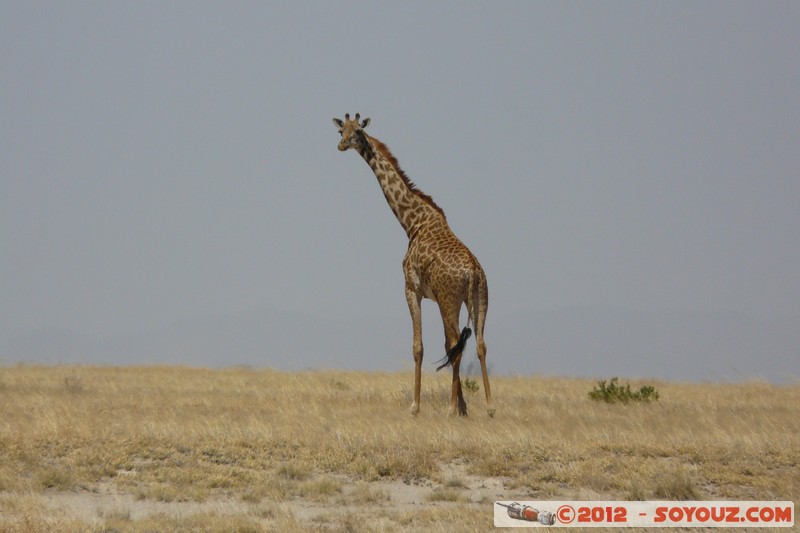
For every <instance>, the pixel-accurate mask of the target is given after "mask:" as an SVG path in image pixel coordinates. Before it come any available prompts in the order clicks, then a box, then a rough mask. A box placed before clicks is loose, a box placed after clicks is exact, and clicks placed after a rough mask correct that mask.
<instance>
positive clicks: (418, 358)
mask: <svg viewBox="0 0 800 533" xmlns="http://www.w3.org/2000/svg"><path fill="white" fill-rule="evenodd" d="M406 300H407V301H408V310H409V312H410V313H411V322H412V323H413V326H414V345H413V352H414V403H412V404H411V409H410V411H411V414H412V415H416V414H417V413H419V393H420V387H421V385H422V309H421V305H420V304H421V302H422V298H421V297H420V296H418V295H417V294H416V293H415V292H414V291H413V290H410V289H408V288H407V289H406Z"/></svg>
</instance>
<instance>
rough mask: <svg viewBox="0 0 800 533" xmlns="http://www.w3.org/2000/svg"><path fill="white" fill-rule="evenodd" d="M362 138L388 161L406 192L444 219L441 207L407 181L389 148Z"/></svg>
mask: <svg viewBox="0 0 800 533" xmlns="http://www.w3.org/2000/svg"><path fill="white" fill-rule="evenodd" d="M364 136H365V137H369V140H370V141H371V142H372V146H373V147H374V148H375V149H376V150H377V151H378V152H380V153H381V155H383V157H385V158H386V160H387V161H389V163H390V164H391V165H392V166H393V167H394V170H395V171H396V172H397V175H398V176H400V179H402V180H403V183H405V184H406V187H408V190H410V191H411V192H412V193H414V194H415V195H416V196H417V197H419V198H420V199H421V200H422V201H424V202H425V203H426V204H428V205H430V206H431V207H433V208H434V209H436V211H438V212H439V214H441V215H442V216H443V217H444V216H445V214H444V210H442V208H441V207H439V206H438V205H436V202H434V201H433V198H431V197H430V196H428V195H427V194H425V193H424V192H422V191H421V190H419V189H418V188H417V186H416V185H415V184H414V182H413V181H411V179H409V177H408V176H406V173H405V172H404V171H403V169H402V168H400V163H398V162H397V158H395V156H394V155H393V154H392V152H390V151H389V147H388V146H386V145H385V144H383V143H382V142H381V141H379V140H378V139H376V138H375V137H370V136H369V135H367V134H366V133H364Z"/></svg>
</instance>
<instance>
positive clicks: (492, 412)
mask: <svg viewBox="0 0 800 533" xmlns="http://www.w3.org/2000/svg"><path fill="white" fill-rule="evenodd" d="M494 411H495V409H494V407H489V408H488V409H486V414H487V415H489V418H494Z"/></svg>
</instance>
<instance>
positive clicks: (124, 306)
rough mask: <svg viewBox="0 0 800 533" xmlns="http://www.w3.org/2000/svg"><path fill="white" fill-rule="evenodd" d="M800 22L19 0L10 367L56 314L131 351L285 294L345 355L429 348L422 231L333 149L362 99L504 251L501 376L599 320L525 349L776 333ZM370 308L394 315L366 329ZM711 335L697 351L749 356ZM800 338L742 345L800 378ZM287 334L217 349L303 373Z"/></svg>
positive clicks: (636, 8)
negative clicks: (608, 330)
mask: <svg viewBox="0 0 800 533" xmlns="http://www.w3.org/2000/svg"><path fill="white" fill-rule="evenodd" d="M798 27H800V4H798V3H797V2H728V1H725V2H718V1H711V2H658V3H656V2H592V3H589V2H502V3H501V2H484V3H466V2H435V3H430V2H402V3H399V2H397V3H387V2H340V3H333V2H282V3H277V2H147V1H146V2H41V3H32V2H27V1H24V2H17V1H6V2H3V4H2V6H1V7H0V47H2V50H3V53H2V54H0V83H1V84H2V90H0V112H1V113H2V119H1V120H0V124H1V125H0V213H2V214H0V222H1V223H2V225H1V226H0V239H1V240H0V246H2V249H1V251H2V259H1V260H2V263H1V264H0V268H2V270H1V272H2V279H0V301H1V302H2V303H0V350H2V351H0V362H6V363H9V362H13V361H16V360H27V359H35V357H34V355H36V353H37V349H36V348H31V347H30V346H31V343H33V344H36V341H37V337H39V336H47V335H52V334H53V333H52V332H54V331H59V332H61V333H62V334H70V335H71V334H75V335H83V336H89V337H94V338H98V339H100V340H103V341H104V342H105V343H106V344H104V346H106V348H105V350H106V351H105V352H104V353H106V354H108V355H107V357H105V358H103V357H101V356H97V357H95V359H98V360H103V362H108V363H112V364H114V363H122V364H129V363H131V362H135V361H136V358H134V357H131V356H123V355H119V356H116V355H114V354H115V353H120V354H122V353H128V352H130V350H128V351H126V350H124V349H121V348H120V349H116V348H115V347H114V346H115V342H123V341H120V340H119V339H125V338H130V336H135V335H144V336H147V335H148V332H153V331H159V330H163V329H164V328H169V327H171V325H174V324H176V323H181V322H186V321H192V320H195V319H208V318H209V317H225V316H245V315H247V314H248V313H251V312H252V313H255V312H257V311H259V312H260V311H265V310H269V311H275V312H277V313H278V316H281V315H285V316H295V317H298V318H297V320H298V322H299V323H302V322H303V321H304V320H312V319H313V320H317V319H319V320H326V321H329V322H330V321H336V320H339V321H345V322H347V323H348V324H349V326H348V327H349V329H347V328H344V327H343V328H342V330H341V331H342V333H341V334H342V335H345V331H346V332H347V335H348V338H347V339H341V338H336V336H337V335H336V328H335V327H333V328H332V329H331V332H332V333H330V334H329V335H332V336H333V337H334V338H333V339H331V340H329V341H327V342H329V343H332V344H330V346H332V348H331V349H332V350H333V353H332V354H329V357H330V362H331V365H333V366H335V365H339V366H350V367H359V366H360V363H359V362H358V361H362V360H363V359H364V358H370V359H372V358H373V357H374V361H377V362H375V363H374V366H375V367H377V368H381V367H383V366H382V364H381V363H379V362H380V361H386V365H385V367H386V368H405V366H403V365H406V364H407V361H408V364H409V365H410V359H411V355H410V340H411V339H410V321H409V320H408V317H407V308H406V303H405V300H404V297H403V292H402V287H403V280H402V273H401V270H400V261H401V259H402V257H403V254H404V252H405V248H406V244H407V243H406V240H405V234H404V233H403V231H402V229H401V228H400V226H399V224H398V223H397V221H396V220H395V219H394V218H393V216H392V214H391V211H390V210H389V209H388V207H387V206H386V204H385V200H384V199H383V196H382V195H381V193H380V190H379V188H378V185H377V184H376V182H375V179H374V177H373V176H372V174H371V172H370V170H369V168H368V167H367V165H366V164H365V163H364V162H363V161H362V160H361V159H360V158H359V157H358V156H357V154H355V153H353V152H348V153H345V154H342V153H340V152H338V151H337V150H336V144H337V142H338V135H337V133H336V130H335V128H334V126H333V124H332V123H331V117H333V116H343V115H344V113H347V112H349V113H351V114H352V113H355V112H360V113H361V114H362V116H369V117H371V118H372V124H371V125H370V128H369V131H370V133H371V134H372V135H374V136H376V137H378V138H379V139H381V140H382V141H384V142H385V143H386V144H388V146H389V147H390V148H391V149H392V150H393V152H394V154H395V155H396V156H397V158H398V159H399V161H400V163H401V165H402V166H403V168H404V169H405V170H406V172H407V173H408V175H409V176H410V177H411V178H412V179H413V180H414V181H415V182H416V183H417V184H418V185H419V187H420V188H421V189H422V190H424V191H425V192H427V193H428V194H430V195H432V196H433V197H434V199H435V200H436V202H437V203H438V204H439V205H441V206H442V207H443V209H444V210H445V212H446V213H447V216H448V220H449V221H450V224H451V226H452V228H453V229H454V230H455V232H456V234H457V235H458V236H459V237H460V238H461V239H462V240H463V241H464V242H465V243H466V244H467V245H468V246H469V247H470V248H471V249H472V251H473V252H474V253H475V254H476V255H477V256H478V257H479V259H480V261H481V262H482V264H483V266H484V268H485V270H486V272H487V275H488V278H489V289H490V312H489V315H490V316H489V319H488V322H487V333H486V334H487V342H489V357H490V360H491V361H493V362H494V364H495V365H496V366H495V368H496V369H497V370H498V371H503V372H508V373H510V372H514V371H515V369H522V371H524V372H537V371H542V372H550V373H557V374H581V373H584V372H585V368H592V369H594V370H592V372H594V373H596V372H600V371H601V370H598V369H602V368H604V367H603V364H602V356H597V355H596V354H593V349H594V347H593V343H594V342H595V340H593V339H595V337H591V336H590V337H588V338H587V339H586V342H585V343H581V342H580V340H579V339H577V337H576V335H575V331H576V328H577V330H582V329H584V326H581V325H579V326H574V327H572V329H570V327H568V326H565V325H564V323H563V322H558V321H555V322H553V324H554V326H553V328H552V331H549V332H547V333H548V334H549V335H551V336H552V339H551V344H552V346H550V348H551V350H552V351H551V352H548V353H542V350H544V348H543V347H542V346H538V348H537V349H538V351H539V353H536V352H537V349H533V348H529V347H530V342H531V338H530V337H531V336H533V337H536V336H537V331H538V330H537V329H536V328H537V327H541V324H539V326H537V323H536V320H535V317H540V318H541V317H542V316H546V317H549V318H548V319H547V320H555V319H553V316H556V315H557V314H558V313H566V314H568V315H570V316H574V315H575V314H577V315H580V316H582V317H584V320H585V321H584V322H581V323H580V324H586V323H589V324H592V323H599V322H598V321H600V322H602V321H607V320H609V317H611V316H617V315H616V314H621V315H620V316H623V315H624V316H625V317H628V318H627V319H623V318H620V320H622V321H623V322H624V321H626V320H627V321H628V322H625V323H626V324H628V323H629V321H630V317H637V316H652V317H653V320H654V321H656V322H660V321H663V320H664V318H663V317H673V318H674V320H675V321H676V322H675V323H674V324H672V323H669V324H662V325H663V328H664V329H663V330H659V335H663V334H665V332H668V331H670V330H671V329H670V328H674V330H675V332H676V335H678V336H685V335H687V334H686V333H685V330H684V329H681V327H684V326H686V324H689V323H695V322H697V321H701V322H702V321H703V320H707V319H708V320H712V321H714V320H716V321H717V322H718V329H719V331H717V332H716V333H714V335H717V336H718V337H726V336H727V335H726V331H727V330H726V328H734V329H736V330H737V331H730V334H731V336H732V337H735V336H736V335H742V330H741V328H739V327H737V326H735V324H741V323H742V321H744V322H745V323H748V324H751V326H752V325H753V324H755V326H752V327H754V328H756V330H757V331H758V332H759V333H758V334H757V335H760V337H759V338H772V339H774V338H775V336H774V335H771V334H768V333H767V332H766V331H767V330H765V329H763V328H762V329H758V328H759V326H758V325H759V324H761V325H764V324H766V325H768V327H779V328H783V329H782V330H781V331H789V330H792V329H793V328H794V327H795V326H798V325H800V268H798V265H800V233H799V232H798V228H800V209H799V208H798V206H800V179H798V178H800V149H798V146H800V142H799V141H800V100H799V99H798V94H800V61H798V58H799V57H800V33H799V32H798V31H797V28H798ZM424 312H425V314H426V349H427V350H428V352H427V354H429V355H427V360H428V361H433V360H435V359H438V358H439V357H441V354H440V352H441V346H440V344H441V337H442V335H441V331H440V329H441V326H440V324H439V322H438V312H437V310H436V308H435V307H434V306H432V305H429V306H426V307H424ZM554 313H555V315H554ZM615 313H616V314H615ZM543 314H544V315H543ZM559 316H560V315H559ZM376 317H379V318H380V319H381V320H385V322H382V324H384V323H385V324H388V325H393V327H394V328H395V329H396V331H391V332H375V331H365V332H364V338H363V339H362V338H361V337H360V335H359V334H357V333H356V334H355V335H354V334H353V332H354V331H355V332H358V326H357V325H358V324H359V323H361V322H362V321H363V323H365V324H366V323H367V319H375V318H376ZM521 317H531V321H530V322H529V321H528V320H527V318H521ZM592 317H594V318H592ZM692 317H694V318H692ZM726 317H727V318H726ZM542 320H544V319H542ZM726 320H727V322H726ZM515 321H518V322H520V324H519V327H514V328H511V327H510V326H509V324H511V323H515ZM587 321H588V322H587ZM612 322H613V320H612ZM681 324H683V326H681ZM265 327H266V326H265ZM381 327H384V326H381ZM625 327H627V326H624V327H622V329H621V331H624V329H625ZM765 327H766V326H765ZM559 328H562V329H560V330H559ZM365 329H368V328H365ZM601 329H603V328H601ZM644 329H646V328H644ZM493 330H494V331H493ZM559 331H560V332H561V333H559ZM770 331H771V330H770ZM539 333H544V332H539ZM316 334H317V333H316V332H315V331H303V332H302V333H301V335H306V336H309V337H314V336H315V335H316ZM631 334H632V335H638V336H639V338H640V341H641V344H643V345H646V344H647V338H648V337H647V335H646V333H643V331H641V330H640V331H636V332H631ZM369 335H373V336H376V335H390V336H391V339H392V342H395V340H396V345H392V346H388V347H386V353H384V354H374V355H373V354H372V353H371V351H372V346H373V344H371V343H370V342H368V341H367V340H366V339H367V337H368V336H369ZM697 335H698V336H699V339H700V340H698V342H696V343H694V344H692V343H689V345H691V346H689V347H687V348H686V350H685V352H683V354H677V353H676V354H674V357H675V361H678V362H679V363H680V366H685V365H688V364H690V363H691V362H692V361H695V360H696V359H697V358H698V357H703V356H704V355H705V354H707V355H708V357H709V358H710V359H713V360H718V361H720V364H721V365H722V366H725V365H726V364H727V363H726V357H727V350H729V349H730V347H729V346H728V345H727V344H724V343H722V344H719V343H715V342H714V339H709V338H703V337H704V336H703V333H702V329H701V331H700V332H698V333H697ZM709 335H712V334H711V333H709ZM754 335H755V334H754ZM540 336H541V335H540ZM498 337H501V338H498ZM561 337H564V338H565V339H564V340H565V342H564V343H561V344H559V338H561ZM566 337H569V339H566ZM778 337H780V335H778ZM115 339H117V340H116V341H115ZM746 339H751V340H752V337H747V336H746ZM567 340H568V341H569V342H566V341H567ZM684 340H685V339H684ZM796 340H797V337H796V336H791V334H788V337H787V336H786V334H784V337H783V340H779V341H775V342H776V345H775V346H770V347H769V348H768V349H766V351H765V352H764V354H761V355H758V354H755V353H752V351H753V350H755V349H756V348H754V347H752V346H751V347H750V348H747V350H750V351H745V352H742V353H740V354H739V355H737V356H736V358H735V360H732V361H729V362H730V363H731V364H733V366H734V367H735V368H737V370H736V372H738V373H740V374H742V375H744V376H749V375H750V374H758V371H757V370H758V364H760V363H758V364H755V366H753V365H750V366H748V364H750V363H743V362H742V361H748V360H751V361H752V359H759V358H762V359H765V360H766V362H767V364H772V363H774V365H773V366H775V365H777V366H775V369H773V370H771V371H770V372H774V373H775V374H776V375H777V374H785V373H787V372H789V373H791V372H792V371H794V375H795V376H796V375H797V374H798V372H797V367H798V365H797V361H798V360H800V346H798V345H797V344H795V341H796ZM290 341H291V339H288V340H286V344H285V345H280V349H281V350H283V351H284V353H281V354H275V353H273V352H271V351H270V347H269V346H264V347H263V350H262V351H261V352H259V353H254V352H253V350H252V349H251V350H250V351H248V352H246V353H245V352H243V351H241V350H240V351H237V349H235V348H234V345H235V342H233V341H232V344H231V352H230V353H227V354H220V361H219V362H218V364H220V365H225V364H235V363H237V362H248V363H249V364H257V365H258V364H260V363H261V365H260V366H281V365H282V364H283V363H284V362H285V360H286V359H295V361H294V363H293V365H294V367H303V366H304V364H303V361H298V360H296V359H297V358H300V359H302V356H301V355H299V353H298V354H289V353H285V352H286V351H289V350H291V347H292V346H293V345H292V343H291V342H290ZM176 342H178V341H176ZM375 342H377V341H375ZM687 342H688V341H687ZM704 342H705V343H709V345H708V346H706V345H705V344H703V343H704ZM725 342H732V341H730V339H727V340H726V341H725ZM698 343H699V344H698ZM255 344H258V343H255ZM734 344H735V345H736V346H741V345H742V342H739V341H736V342H735V343H734ZM752 344H753V346H762V343H761V342H756V341H753V343H752ZM4 346H5V348H4ZM221 346H225V344H224V343H223V344H222V345H221ZM276 346H277V345H276ZM637 346H639V345H638V344H637ZM687 346H688V345H687ZM493 347H494V348H493ZM606 348H607V349H608V350H611V348H610V347H609V346H607V347H606ZM53 349H54V348H52V347H51V348H50V352H49V355H47V357H46V358H45V359H46V360H49V361H54V362H58V361H62V360H67V361H70V360H72V359H73V358H74V359H75V360H78V361H81V359H80V357H78V356H74V357H73V356H68V354H66V352H65V355H64V358H61V357H59V356H58V355H57V354H56V353H54V352H53V351H52V350H53ZM159 349H160V350H162V351H164V350H167V348H163V347H162V348H159ZM219 349H220V350H222V349H224V348H222V347H220V348H219ZM275 349H278V347H276V348H275ZM626 349H627V350H628V351H627V352H626ZM343 350H348V351H347V353H344V352H343ZM565 350H569V353H562V352H563V351H565ZM637 350H638V351H637ZM641 350H642V349H641V348H635V349H634V348H632V347H631V346H628V347H627V348H626V346H624V345H623V346H620V347H619V353H617V354H616V356H615V357H617V358H619V359H620V363H619V365H620V366H619V369H618V371H620V372H621V371H624V370H625V369H626V368H630V367H629V366H627V365H629V364H632V363H633V362H634V361H637V360H640V359H641V358H642V357H646V356H645V355H643V354H641V353H639V352H640V351H641ZM256 351H258V350H256ZM178 352H180V353H181V354H184V355H180V356H177V355H174V354H173V355H172V357H173V359H174V360H177V361H178V362H185V363H187V364H214V363H215V361H209V360H207V359H202V358H200V359H193V357H192V355H191V354H192V352H191V350H183V351H181V350H178V351H177V352H176V353H178ZM28 353H30V354H31V355H30V357H29V355H28ZM156 353H157V351H154V352H153V353H152V354H151V355H153V354H156ZM609 353H610V352H609ZM351 354H352V358H351V357H350V356H351ZM141 356H142V359H143V360H147V354H141ZM320 357H321V359H313V360H309V361H308V366H314V365H323V364H325V361H328V360H327V359H325V357H327V356H320ZM48 358H49V359H48ZM155 358H156V359H158V357H155ZM598 360H599V361H598ZM320 361H322V362H320ZM584 361H586V362H587V364H589V362H590V361H591V364H593V365H597V366H591V365H590V366H589V367H584V365H583V362H584ZM780 361H783V362H780ZM737 364H738V365H740V366H738V367H737V366H736V365H737ZM613 368H614V369H615V370H617V368H616V367H613ZM634 368H635V372H637V373H639V374H645V375H647V373H648V369H649V368H651V367H650V366H647V364H644V365H643V366H642V367H641V368H639V367H635V365H634ZM652 368H653V369H654V371H653V373H654V374H656V375H661V374H663V375H665V376H667V377H687V378H690V377H697V376H694V375H692V373H691V371H690V370H686V371H685V372H683V373H677V374H675V375H673V374H671V373H670V372H666V371H664V372H662V371H661V370H660V368H661V367H657V366H653V367H652ZM770 368H772V367H770ZM709 372H711V373H710V374H709V376H700V377H711V378H714V377H725V376H727V374H725V373H724V372H722V373H719V374H714V373H713V372H712V371H709ZM770 375H771V374H770Z"/></svg>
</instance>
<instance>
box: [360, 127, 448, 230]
mask: <svg viewBox="0 0 800 533" xmlns="http://www.w3.org/2000/svg"><path fill="white" fill-rule="evenodd" d="M358 153H359V154H361V157H363V158H364V161H366V162H367V164H368V165H369V166H370V168H371V169H372V171H373V172H374V173H375V177H376V178H378V183H379V184H380V186H381V189H382V190H383V195H384V196H385V197H386V201H387V202H388V203H389V207H390V208H391V209H392V212H393V213H394V215H395V217H397V220H398V221H399V222H400V225H401V226H403V229H404V230H405V232H406V235H408V238H409V239H411V238H413V237H414V235H415V234H416V233H417V232H418V231H419V230H420V228H421V227H422V226H424V225H426V224H431V223H436V222H444V223H445V224H446V222H445V216H444V211H442V210H441V208H440V207H439V206H438V205H436V204H435V203H434V201H433V199H432V198H431V197H430V196H428V195H426V194H425V193H423V192H422V191H420V190H419V189H417V188H416V186H415V185H414V184H413V183H412V182H411V180H409V179H408V177H407V176H406V175H405V173H404V172H403V170H402V169H401V168H400V166H399V165H398V163H397V160H396V159H395V158H394V156H393V155H392V153H391V152H390V151H389V149H388V148H387V147H386V145H384V144H383V143H382V142H380V141H379V140H377V139H375V138H374V137H370V136H369V135H367V134H366V133H364V132H363V131H362V132H361V140H360V142H359V145H358Z"/></svg>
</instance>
